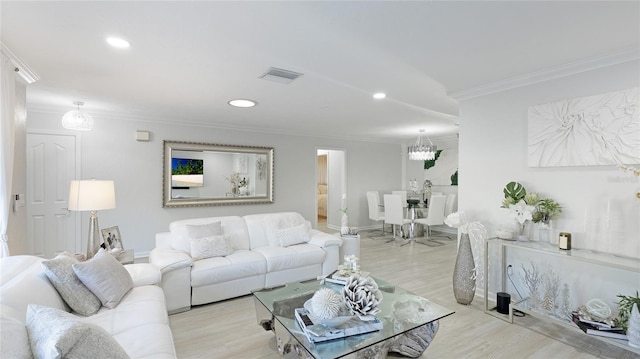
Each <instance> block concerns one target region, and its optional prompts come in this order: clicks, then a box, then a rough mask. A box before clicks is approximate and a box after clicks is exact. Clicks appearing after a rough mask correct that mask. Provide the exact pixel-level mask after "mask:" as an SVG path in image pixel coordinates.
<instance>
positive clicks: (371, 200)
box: [367, 191, 384, 235]
mask: <svg viewBox="0 0 640 359" xmlns="http://www.w3.org/2000/svg"><path fill="white" fill-rule="evenodd" d="M367 203H368V204H369V219H371V220H373V221H376V222H379V221H382V234H383V235H384V210H383V209H382V208H381V207H380V194H379V193H378V191H368V192H367Z"/></svg>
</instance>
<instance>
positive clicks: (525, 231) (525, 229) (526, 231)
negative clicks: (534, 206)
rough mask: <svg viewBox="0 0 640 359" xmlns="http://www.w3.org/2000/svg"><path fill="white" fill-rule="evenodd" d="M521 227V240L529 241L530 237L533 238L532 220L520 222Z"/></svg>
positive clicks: (518, 233) (519, 237)
mask: <svg viewBox="0 0 640 359" xmlns="http://www.w3.org/2000/svg"><path fill="white" fill-rule="evenodd" d="M519 225H520V227H519V229H518V232H517V235H518V236H517V238H518V240H519V241H521V242H528V241H529V238H531V234H530V232H531V221H525V222H524V223H519Z"/></svg>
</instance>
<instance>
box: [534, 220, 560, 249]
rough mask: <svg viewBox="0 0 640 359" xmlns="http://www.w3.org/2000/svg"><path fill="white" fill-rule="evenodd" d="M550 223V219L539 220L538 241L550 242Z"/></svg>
mask: <svg viewBox="0 0 640 359" xmlns="http://www.w3.org/2000/svg"><path fill="white" fill-rule="evenodd" d="M551 224H552V222H551V220H549V221H547V222H540V224H539V227H538V240H539V241H540V242H546V243H551ZM556 244H557V243H556Z"/></svg>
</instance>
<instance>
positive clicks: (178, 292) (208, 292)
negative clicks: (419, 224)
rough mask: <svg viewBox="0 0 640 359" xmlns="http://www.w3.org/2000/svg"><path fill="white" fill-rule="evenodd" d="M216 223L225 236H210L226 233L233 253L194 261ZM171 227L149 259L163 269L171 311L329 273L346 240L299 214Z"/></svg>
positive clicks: (202, 220)
mask: <svg viewBox="0 0 640 359" xmlns="http://www.w3.org/2000/svg"><path fill="white" fill-rule="evenodd" d="M216 222H218V223H216ZM214 225H217V226H220V227H221V230H222V234H220V233H217V234H216V235H214V236H209V237H206V238H208V239H209V240H217V239H220V236H223V237H225V238H226V239H227V240H228V243H229V245H230V247H231V248H230V251H229V252H228V253H223V254H226V255H215V256H213V257H209V258H204V259H197V258H195V259H194V258H193V257H192V255H191V254H192V253H193V250H194V248H193V245H194V243H196V242H194V240H196V239H202V236H204V234H202V230H205V232H206V229H207V228H209V226H214ZM169 230H170V232H164V233H158V234H156V248H155V249H154V250H153V251H151V254H150V256H149V263H151V264H153V265H155V266H157V267H158V268H159V269H160V271H161V272H162V284H161V286H162V288H163V289H164V293H165V296H166V302H167V309H168V310H169V313H177V312H180V311H184V310H189V309H190V308H191V306H192V305H200V304H206V303H212V302H216V301H220V300H224V299H228V298H233V297H238V296H242V295H246V294H250V293H251V291H253V290H257V289H263V288H271V287H276V286H279V285H283V284H286V283H290V282H295V281H302V280H308V279H314V278H316V277H318V276H321V275H328V274H330V273H332V272H333V271H335V270H336V269H337V267H338V264H339V262H340V258H339V248H340V245H341V244H342V240H341V239H340V238H338V237H336V236H333V235H330V234H327V233H323V232H320V231H318V230H315V229H311V224H310V223H309V221H307V220H305V218H304V217H302V215H300V214H299V213H296V212H281V213H266V214H252V215H246V216H243V217H239V216H228V217H209V218H197V219H188V220H180V221H175V222H172V223H171V224H170V225H169ZM207 233H208V232H207Z"/></svg>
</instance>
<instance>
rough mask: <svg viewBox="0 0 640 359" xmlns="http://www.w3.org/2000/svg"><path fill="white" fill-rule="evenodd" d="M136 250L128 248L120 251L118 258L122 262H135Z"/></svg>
mask: <svg viewBox="0 0 640 359" xmlns="http://www.w3.org/2000/svg"><path fill="white" fill-rule="evenodd" d="M133 257H134V250H133V249H126V250H123V251H122V252H120V253H118V255H117V256H116V259H117V260H118V262H120V263H122V264H133Z"/></svg>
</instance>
